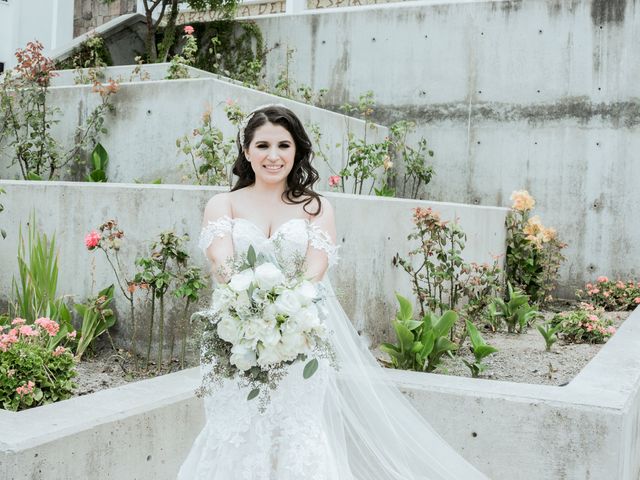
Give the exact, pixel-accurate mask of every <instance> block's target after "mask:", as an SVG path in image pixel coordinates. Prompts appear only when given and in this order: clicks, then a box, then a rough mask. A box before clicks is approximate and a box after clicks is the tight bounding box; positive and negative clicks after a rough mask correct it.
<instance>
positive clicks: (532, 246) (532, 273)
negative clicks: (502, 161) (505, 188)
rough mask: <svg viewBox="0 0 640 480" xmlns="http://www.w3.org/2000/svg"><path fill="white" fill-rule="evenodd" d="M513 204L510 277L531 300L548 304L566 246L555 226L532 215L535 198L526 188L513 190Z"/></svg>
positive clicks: (509, 223)
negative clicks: (547, 224)
mask: <svg viewBox="0 0 640 480" xmlns="http://www.w3.org/2000/svg"><path fill="white" fill-rule="evenodd" d="M511 199H512V200H513V206H512V207H511V211H510V212H509V214H508V215H507V220H506V224H507V262H506V274H507V280H508V281H509V282H511V284H512V285H514V286H516V287H518V288H521V289H522V290H524V292H525V293H526V294H527V295H529V296H530V297H531V301H532V302H534V303H537V304H544V303H545V302H547V301H549V300H550V299H551V291H552V290H553V289H554V288H555V285H556V282H557V276H558V270H559V269H560V265H561V264H562V262H563V261H564V260H565V258H564V256H563V255H562V253H561V251H562V249H563V248H564V247H566V244H565V243H562V242H561V241H560V240H559V239H558V235H557V233H556V231H555V230H554V229H553V228H547V227H545V226H544V225H542V222H541V221H540V218H539V217H538V216H537V215H535V216H533V217H530V212H531V210H532V209H533V207H534V206H535V203H536V202H535V200H534V199H533V197H532V196H531V195H529V192H527V191H526V190H521V191H516V192H513V194H512V195H511Z"/></svg>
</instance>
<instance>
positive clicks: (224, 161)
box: [176, 110, 236, 185]
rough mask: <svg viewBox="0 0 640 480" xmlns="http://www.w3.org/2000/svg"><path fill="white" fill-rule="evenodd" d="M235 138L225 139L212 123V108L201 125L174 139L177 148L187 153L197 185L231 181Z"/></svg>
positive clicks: (205, 113) (203, 116) (203, 117)
mask: <svg viewBox="0 0 640 480" xmlns="http://www.w3.org/2000/svg"><path fill="white" fill-rule="evenodd" d="M235 143H236V142H235V139H233V140H231V141H225V139H224V135H223V133H222V131H221V130H220V129H219V128H217V127H216V126H215V125H213V122H212V121H211V111H210V110H207V111H206V112H204V114H203V115H202V125H201V126H200V127H198V128H196V129H194V130H193V132H192V134H191V136H189V135H185V136H183V137H181V138H179V139H177V140H176V146H177V147H178V149H179V150H180V151H181V152H182V153H183V154H184V155H186V156H187V157H188V159H189V162H190V164H191V166H192V167H193V174H194V177H195V179H196V182H197V183H198V185H230V184H231V180H232V178H231V177H232V173H231V166H232V165H233V162H234V160H235V158H234V148H233V147H234V146H235Z"/></svg>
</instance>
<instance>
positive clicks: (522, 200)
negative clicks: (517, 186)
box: [511, 190, 536, 212]
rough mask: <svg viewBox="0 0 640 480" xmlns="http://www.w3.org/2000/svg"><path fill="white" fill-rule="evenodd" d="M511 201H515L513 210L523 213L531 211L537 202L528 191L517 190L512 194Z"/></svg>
mask: <svg viewBox="0 0 640 480" xmlns="http://www.w3.org/2000/svg"><path fill="white" fill-rule="evenodd" d="M511 201H513V205H512V206H511V208H513V209H514V210H519V211H521V212H527V211H529V210H531V209H532V208H533V207H534V205H535V204H536V201H535V200H534V199H533V197H532V196H531V195H529V192H527V191H526V190H516V191H515V192H513V193H512V194H511Z"/></svg>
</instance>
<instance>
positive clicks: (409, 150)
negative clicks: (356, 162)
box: [389, 120, 434, 198]
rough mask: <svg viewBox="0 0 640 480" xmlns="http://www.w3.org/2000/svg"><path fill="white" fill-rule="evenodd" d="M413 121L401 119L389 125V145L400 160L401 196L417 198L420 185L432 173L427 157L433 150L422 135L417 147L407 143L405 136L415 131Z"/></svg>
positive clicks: (428, 179)
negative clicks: (401, 165)
mask: <svg viewBox="0 0 640 480" xmlns="http://www.w3.org/2000/svg"><path fill="white" fill-rule="evenodd" d="M415 128H416V125H415V123H414V122H410V121H407V120H401V121H399V122H396V123H394V124H393V125H391V127H389V132H390V136H391V146H392V149H393V152H394V156H395V157H396V158H397V159H399V160H401V161H402V164H403V165H404V173H403V176H402V190H401V192H402V193H401V195H402V196H403V197H407V196H409V197H410V198H418V193H419V191H420V187H421V186H423V185H427V184H428V183H429V182H430V181H431V179H432V178H433V175H434V170H433V167H432V166H427V165H426V161H427V157H433V150H431V149H430V148H429V147H428V145H427V140H426V139H425V138H424V137H422V138H420V140H418V143H417V148H414V147H411V146H409V145H408V144H407V136H408V135H409V134H410V133H413V132H414V131H415Z"/></svg>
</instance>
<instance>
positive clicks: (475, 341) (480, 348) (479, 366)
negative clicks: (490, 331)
mask: <svg viewBox="0 0 640 480" xmlns="http://www.w3.org/2000/svg"><path fill="white" fill-rule="evenodd" d="M466 326H467V332H469V338H470V339H471V351H472V352H473V356H474V357H475V362H473V363H471V362H467V361H466V360H462V361H463V362H464V364H465V365H466V366H467V367H469V370H471V376H472V377H474V378H476V377H477V376H478V375H479V374H481V373H482V372H483V371H484V370H485V369H486V368H487V367H486V365H485V364H483V363H482V360H483V359H484V358H485V357H488V356H489V355H491V354H492V353H495V352H497V351H498V349H497V348H495V347H492V346H491V345H487V343H486V342H485V341H484V339H483V338H482V335H480V332H479V331H478V329H477V328H476V326H475V325H474V324H473V323H471V322H470V321H469V320H467V321H466Z"/></svg>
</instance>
